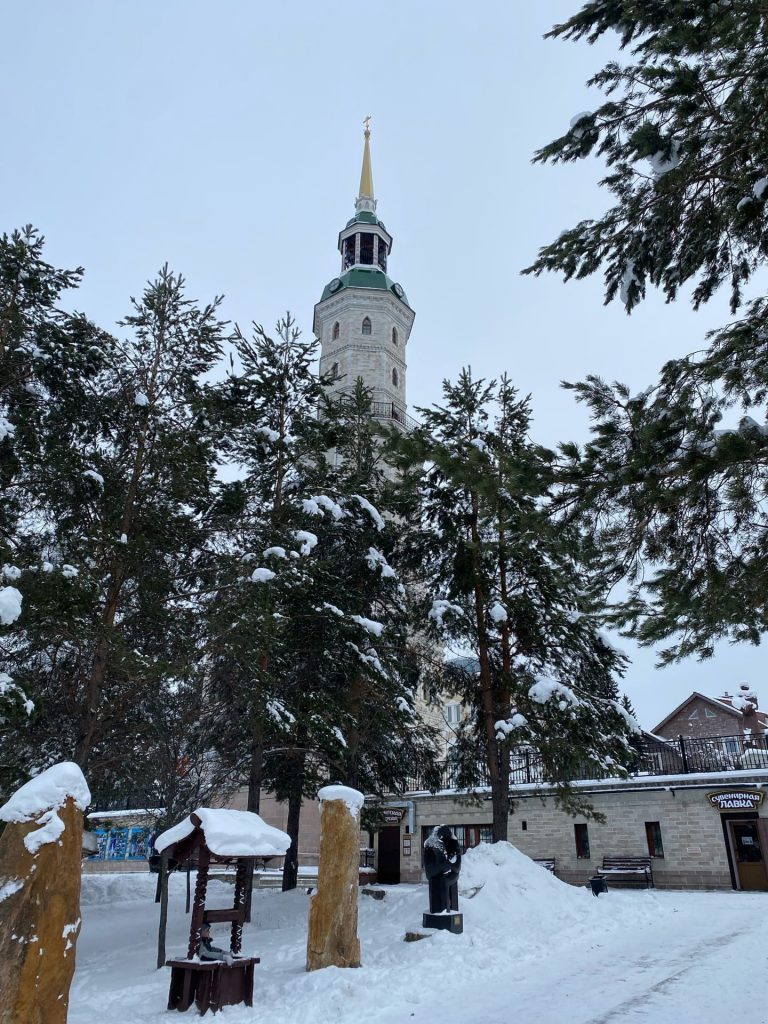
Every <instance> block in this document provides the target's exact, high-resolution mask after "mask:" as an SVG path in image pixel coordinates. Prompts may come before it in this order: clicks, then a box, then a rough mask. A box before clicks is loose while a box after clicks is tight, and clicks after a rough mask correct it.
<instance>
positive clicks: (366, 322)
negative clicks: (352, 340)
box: [363, 317, 371, 334]
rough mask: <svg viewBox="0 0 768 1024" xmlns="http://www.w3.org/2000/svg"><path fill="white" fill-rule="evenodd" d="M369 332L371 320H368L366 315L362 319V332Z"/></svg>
mask: <svg viewBox="0 0 768 1024" xmlns="http://www.w3.org/2000/svg"><path fill="white" fill-rule="evenodd" d="M370 333H371V321H370V319H369V318H368V317H365V318H364V320H363V334H370Z"/></svg>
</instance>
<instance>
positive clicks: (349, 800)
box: [317, 786, 365, 814]
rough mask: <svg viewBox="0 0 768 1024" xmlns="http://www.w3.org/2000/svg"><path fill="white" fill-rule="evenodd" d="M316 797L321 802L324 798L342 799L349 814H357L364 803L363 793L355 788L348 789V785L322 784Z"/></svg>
mask: <svg viewBox="0 0 768 1024" xmlns="http://www.w3.org/2000/svg"><path fill="white" fill-rule="evenodd" d="M317 799H318V800H319V801H320V803H321V804H322V803H323V802H324V801H325V800H343V801H344V803H345V804H346V805H347V807H348V808H349V813H350V814H358V813H359V812H360V809H361V808H362V806H363V804H364V803H365V797H364V796H363V794H362V793H360V792H358V790H356V789H350V788H349V786H323V788H322V789H321V790H320V791H319V792H318V794H317Z"/></svg>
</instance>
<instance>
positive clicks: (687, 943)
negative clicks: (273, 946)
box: [381, 892, 768, 1024]
mask: <svg viewBox="0 0 768 1024" xmlns="http://www.w3.org/2000/svg"><path fill="white" fill-rule="evenodd" d="M609 895H610V899H616V898H617V897H618V898H619V899H621V900H622V901H628V900H630V901H631V900H633V899H640V900H643V899H645V898H646V894H641V893H631V894H630V893H610V894H609ZM653 898H654V899H655V900H657V901H658V903H659V904H660V909H662V908H663V909H662V912H661V913H660V914H659V921H658V924H654V923H650V924H649V923H645V924H644V925H643V926H642V927H641V928H638V929H637V930H636V931H633V932H632V933H631V934H629V935H621V936H617V937H610V938H608V939H606V940H605V941H600V942H595V944H594V945H592V946H590V947H588V948H581V949H569V950H567V951H562V950H558V951H557V952H556V954H555V955H554V956H553V957H552V958H551V959H550V960H549V961H548V962H545V963H541V962H539V963H536V964H534V965H531V964H528V963H526V964H522V965H511V966H510V970H509V973H508V974H507V977H506V979H505V983H504V985H503V986H500V985H497V984H494V985H491V986H490V987H488V986H484V985H483V986H481V985H478V986H477V988H476V990H475V991H472V987H473V986H469V989H470V991H469V992H467V995H468V996H469V997H470V1003H471V1006H472V1007H473V1010H472V1013H471V1014H470V1017H469V1020H471V1022H472V1024H507V1022H509V1021H510V1020H515V1019H517V1020H525V1021H532V1020H534V1019H535V1021H536V1024H564V1022H566V1021H567V1022H568V1024H688V1022H691V1024H693V1022H696V1024H720V1022H723V1021H729V1020H734V1021H738V1022H739V1024H768V1008H767V1007H766V997H767V996H768V919H767V918H766V911H768V896H761V895H757V894H755V895H751V894H749V895H748V894H738V893H734V894H727V893H666V892H665V893H657V894H655V896H654V897H653ZM670 910H672V914H675V915H676V916H674V917H672V916H671V914H669V911H670ZM466 1006H467V1000H466V997H465V1001H464V1004H463V1006H455V1007H452V1006H451V1005H450V1003H449V1005H448V1006H442V1005H441V1009H440V1015H439V1016H440V1024H459V1022H461V1024H466V1022H467V1020H468V1018H467V1014H466ZM414 1009H415V1010H416V1012H415V1013H414V1016H413V1018H411V1019H413V1020H414V1021H416V1020H419V1019H422V1020H428V1019H429V1017H428V1016H425V1015H423V1014H422V1013H420V1012H419V1011H418V1009H417V1008H414ZM400 1020H402V1018H401V1017H400V1016H398V1015H397V1014H395V1015H394V1016H391V1017H383V1018H381V1024H385V1022H386V1024H394V1022H395V1021H400Z"/></svg>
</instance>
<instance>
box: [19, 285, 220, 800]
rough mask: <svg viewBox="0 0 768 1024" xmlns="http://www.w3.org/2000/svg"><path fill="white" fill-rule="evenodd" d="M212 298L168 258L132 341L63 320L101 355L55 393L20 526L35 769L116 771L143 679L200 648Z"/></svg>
mask: <svg viewBox="0 0 768 1024" xmlns="http://www.w3.org/2000/svg"><path fill="white" fill-rule="evenodd" d="M216 310H217V302H214V303H213V304H211V305H210V306H207V307H204V308H203V309H199V308H198V307H197V306H196V305H195V304H194V303H193V302H191V301H190V300H188V299H187V298H186V297H185V296H184V285H183V281H182V279H181V278H180V277H177V276H175V275H173V274H171V273H170V272H169V271H168V270H167V268H165V269H163V271H161V273H160V275H159V276H158V278H157V279H156V280H155V281H154V282H152V283H151V284H150V285H149V286H148V287H147V289H146V290H145V292H144V294H143V296H142V297H141V299H139V300H137V301H134V303H133V311H132V313H131V315H130V316H129V317H127V318H126V320H125V321H124V322H123V324H122V325H121V326H122V327H124V328H127V329H128V330H129V331H130V335H131V336H130V337H129V338H128V339H126V340H125V341H119V342H118V341H117V340H115V339H112V338H106V337H105V336H104V335H103V334H102V333H101V332H97V331H96V330H95V329H94V328H91V327H90V325H87V323H84V322H81V321H76V322H75V324H74V326H73V327H72V325H68V326H70V327H71V329H72V330H74V331H80V332H81V333H87V334H89V335H90V336H91V337H92V338H93V337H95V338H97V339H98V340H99V341H100V342H101V344H100V346H99V347H95V355H92V356H91V358H92V359H93V358H95V356H98V357H99V359H100V365H99V367H98V371H97V372H95V373H93V374H92V375H91V376H82V375H81V376H80V377H79V378H78V380H77V388H75V390H74V391H73V392H72V393H71V394H69V395H68V398H69V400H68V401H67V402H63V401H62V402H54V401H48V402H47V403H46V405H45V409H44V413H43V414H42V415H41V418H40V424H41V426H40V429H39V432H38V435H37V436H38V455H39V458H38V461H37V463H36V466H35V474H34V479H33V480H32V482H31V485H30V489H29V493H30V495H31V496H32V498H31V500H32V505H31V513H30V515H29V516H28V518H27V519H26V521H25V522H24V524H23V528H22V529H20V530H19V531H17V536H16V542H17V552H16V562H17V567H18V568H19V569H21V571H22V582H23V584H24V586H25V591H26V595H27V601H26V605H25V609H26V610H25V615H24V616H23V617H22V619H21V620H20V624H21V626H22V627H23V628H22V629H20V630H18V631H17V632H16V633H15V635H14V638H13V645H12V647H11V648H10V649H9V650H8V651H7V665H8V666H10V667H9V669H8V671H9V672H10V673H12V671H13V670H17V672H18V674H19V675H20V676H21V675H23V676H24V678H25V681H27V682H28V683H29V687H30V690H31V693H32V696H33V699H34V700H35V703H36V704H37V705H38V708H39V714H38V716H37V717H36V719H35V720H34V721H33V722H32V724H31V727H30V729H29V730H27V731H26V733H25V736H26V742H27V754H26V759H27V765H28V769H27V770H29V769H30V768H33V767H42V766H44V765H45V763H46V762H48V761H50V760H52V759H62V758H68V759H72V760H76V761H77V762H78V763H79V764H80V765H81V767H83V769H84V770H85V771H86V772H87V774H88V777H89V779H90V781H91V783H92V786H93V788H94V790H95V791H100V792H105V791H106V790H107V789H108V788H109V786H110V785H111V784H113V783H114V784H115V785H117V784H118V782H119V775H120V774H121V772H123V771H124V769H125V766H124V765H122V764H121V756H120V755H119V754H118V751H120V752H122V753H123V754H124V756H125V757H126V759H128V760H127V762H126V763H130V760H129V759H130V755H131V751H132V750H133V749H134V744H135V737H136V734H137V733H138V732H140V730H139V728H138V721H139V720H140V709H141V706H142V701H143V699H144V698H145V696H146V694H147V692H148V691H149V690H150V689H151V688H153V687H162V686H163V685H164V684H165V682H166V681H168V680H173V679H178V678H179V676H180V674H181V672H182V671H183V667H184V666H186V665H188V664H189V663H190V662H194V660H195V657H196V636H197V631H196V627H195V614H194V607H193V606H194V600H195V593H196V590H197V587H198V570H197V568H196V563H197V560H198V553H199V551H200V550H201V548H202V544H203V540H204V538H205V536H206V531H207V525H206V515H207V509H208V507H209V505H210V488H211V484H212V480H213V475H214V469H215V453H216V449H215V438H216V429H217V428H214V426H213V424H212V421H211V418H210V417H209V412H210V408H211V404H212V401H213V393H214V392H215V388H213V387H212V386H210V385H206V384H204V383H202V382H201V377H202V375H203V374H204V373H206V372H207V371H209V370H210V369H211V368H212V366H213V365H214V364H215V362H216V361H217V360H218V359H219V357H220V355H221V343H222V340H223V338H224V336H225V334H224V325H223V324H222V323H221V322H220V321H219V320H218V318H217V312H216ZM75 337H76V338H77V335H75ZM64 340H65V342H66V344H65V345H63V346H62V347H64V348H67V347H68V346H71V345H72V341H71V338H70V337H69V336H67V337H66V338H65V339H64ZM91 347H94V346H91ZM78 389H79V390H78ZM76 400H77V401H76ZM110 779H111V780H112V782H110Z"/></svg>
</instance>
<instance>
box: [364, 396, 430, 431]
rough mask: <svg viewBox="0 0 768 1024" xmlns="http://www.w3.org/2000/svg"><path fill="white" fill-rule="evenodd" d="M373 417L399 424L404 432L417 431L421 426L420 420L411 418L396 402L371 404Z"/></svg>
mask: <svg viewBox="0 0 768 1024" xmlns="http://www.w3.org/2000/svg"><path fill="white" fill-rule="evenodd" d="M371 416H373V417H374V419H377V420H392V421H394V422H395V423H399V424H400V425H401V426H402V427H403V429H404V430H415V429H416V428H417V427H418V426H420V424H419V421H418V420H415V419H414V418H413V417H412V416H409V415H408V414H407V413H406V411H405V409H401V408H400V407H399V406H398V405H395V403H394V402H371Z"/></svg>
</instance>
